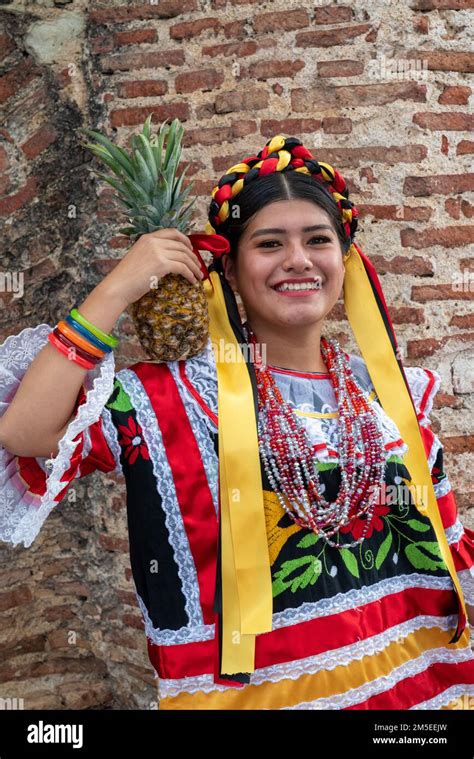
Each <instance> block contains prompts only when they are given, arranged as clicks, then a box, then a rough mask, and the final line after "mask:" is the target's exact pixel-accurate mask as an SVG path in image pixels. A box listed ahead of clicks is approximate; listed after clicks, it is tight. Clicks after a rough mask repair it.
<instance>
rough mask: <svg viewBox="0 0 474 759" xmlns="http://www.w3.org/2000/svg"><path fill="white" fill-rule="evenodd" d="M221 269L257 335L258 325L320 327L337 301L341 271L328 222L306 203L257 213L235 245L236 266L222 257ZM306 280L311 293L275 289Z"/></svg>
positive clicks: (273, 205) (337, 246) (339, 255)
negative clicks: (310, 284) (283, 284)
mask: <svg viewBox="0 0 474 759" xmlns="http://www.w3.org/2000/svg"><path fill="white" fill-rule="evenodd" d="M307 227H314V228H313V229H305V228H307ZM264 230H266V231H264ZM223 266H224V272H225V275H226V279H227V280H228V281H229V283H230V285H231V287H232V289H233V290H238V292H239V294H240V297H241V298H242V301H243V304H244V307H245V311H246V314H247V319H248V321H249V323H250V326H251V327H252V328H253V329H254V330H255V331H256V332H257V331H258V327H259V325H262V323H267V324H271V325H272V326H273V327H274V326H275V325H277V326H281V327H282V328H284V327H285V326H286V327H289V326H299V327H302V326H310V325H311V324H315V323H317V322H320V321H321V320H322V319H323V318H324V317H325V316H326V314H328V313H329V311H330V310H331V309H332V307H333V306H334V304H335V303H336V302H337V300H338V298H339V296H340V295H341V289H342V285H343V280H344V271H345V270H344V264H343V259H342V250H341V245H340V242H339V238H338V236H337V234H336V232H335V231H334V229H333V227H332V224H331V221H330V219H329V216H328V215H327V214H326V212H325V211H323V209H322V208H320V207H319V206H317V205H316V204H315V203H312V202H311V201H309V200H281V201H276V202H273V203H269V204H268V205H267V206H265V207H264V208H262V209H261V210H260V211H258V212H257V213H256V214H255V215H254V216H253V217H252V218H251V219H250V221H249V223H248V225H247V227H246V229H245V231H244V232H243V234H242V236H241V238H240V240H239V247H238V256H237V264H236V265H235V264H234V262H233V261H232V260H231V259H230V258H229V256H224V259H223ZM308 280H309V281H310V282H311V283H313V285H312V286H313V287H314V288H315V289H311V290H300V289H297V290H295V289H293V288H290V289H289V290H288V289H284V290H283V291H281V290H280V289H279V287H278V289H276V286H279V284H280V283H282V282H285V281H286V282H289V283H302V282H305V281H306V282H307V281H308Z"/></svg>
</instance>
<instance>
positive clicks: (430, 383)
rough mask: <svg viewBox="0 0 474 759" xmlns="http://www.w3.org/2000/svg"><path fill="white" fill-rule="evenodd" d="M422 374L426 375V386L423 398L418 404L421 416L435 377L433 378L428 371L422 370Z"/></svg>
mask: <svg viewBox="0 0 474 759" xmlns="http://www.w3.org/2000/svg"><path fill="white" fill-rule="evenodd" d="M424 372H425V374H427V375H428V384H427V386H426V390H425V392H424V393H423V397H422V399H421V403H420V411H421V413H422V414H424V413H425V408H426V404H427V403H428V399H429V397H430V394H431V391H432V389H433V385H434V383H435V377H434V374H433V372H430V370H429V369H424Z"/></svg>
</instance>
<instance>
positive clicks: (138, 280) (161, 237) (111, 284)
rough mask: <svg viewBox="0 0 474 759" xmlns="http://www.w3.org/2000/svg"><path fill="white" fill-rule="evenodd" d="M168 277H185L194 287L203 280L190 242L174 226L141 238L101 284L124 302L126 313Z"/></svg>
mask: <svg viewBox="0 0 474 759" xmlns="http://www.w3.org/2000/svg"><path fill="white" fill-rule="evenodd" d="M166 274H181V275H182V276H183V277H185V278H186V279H187V280H189V282H191V284H196V283H197V282H200V281H201V280H202V278H203V275H202V271H201V266H200V264H199V261H198V259H197V257H196V254H195V253H194V251H193V246H192V244H191V241H190V239H189V238H188V237H186V235H185V234H184V233H183V232H180V231H179V230H178V229H176V228H174V227H169V228H166V229H158V230H157V231H156V232H149V233H147V234H143V235H141V237H140V238H139V239H138V240H137V241H136V242H135V243H134V244H133V245H132V247H131V248H130V250H129V251H128V252H127V253H126V254H125V256H124V257H123V258H122V260H121V261H120V262H119V263H118V264H117V266H116V267H115V269H113V271H111V272H110V274H108V275H107V276H106V277H105V278H104V279H103V281H102V283H101V284H103V285H104V286H105V287H107V289H108V291H109V292H112V293H114V296H115V297H116V298H118V299H120V300H121V301H122V303H123V307H124V310H125V308H127V306H129V305H130V304H131V303H134V302H135V301H137V300H139V299H140V298H141V297H142V295H145V293H147V292H148V291H149V290H151V289H152V288H155V287H157V284H158V282H159V280H160V279H162V278H163V277H164V276H166Z"/></svg>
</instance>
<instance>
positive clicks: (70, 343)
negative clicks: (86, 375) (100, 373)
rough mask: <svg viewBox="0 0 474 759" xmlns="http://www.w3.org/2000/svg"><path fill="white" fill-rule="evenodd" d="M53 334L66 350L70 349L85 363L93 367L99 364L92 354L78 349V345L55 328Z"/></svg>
mask: <svg viewBox="0 0 474 759" xmlns="http://www.w3.org/2000/svg"><path fill="white" fill-rule="evenodd" d="M53 333H54V334H55V335H56V337H57V338H58V340H59V341H60V342H61V343H62V344H63V345H65V346H66V348H72V349H73V350H74V351H76V353H77V354H78V355H79V356H82V358H84V359H85V360H86V361H90V362H91V363H93V364H94V365H95V364H98V363H99V361H100V359H98V358H97V357H96V356H93V355H92V353H88V351H86V350H84V349H83V348H80V347H79V346H78V345H76V343H74V342H73V341H72V340H70V339H69V338H68V337H66V335H65V334H64V333H63V332H61V330H59V329H58V328H57V327H56V328H55V329H54V330H53Z"/></svg>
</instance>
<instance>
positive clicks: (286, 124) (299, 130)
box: [260, 119, 321, 150]
mask: <svg viewBox="0 0 474 759" xmlns="http://www.w3.org/2000/svg"><path fill="white" fill-rule="evenodd" d="M319 129H321V121H320V119H262V123H261V125H260V132H261V134H262V135H263V136H264V137H273V135H275V134H280V133H282V132H286V133H287V135H288V136H289V135H299V134H303V133H305V132H306V133H308V134H312V133H313V132H317V131H318V130H319ZM298 139H300V138H298ZM307 147H309V150H311V147H310V146H307Z"/></svg>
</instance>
